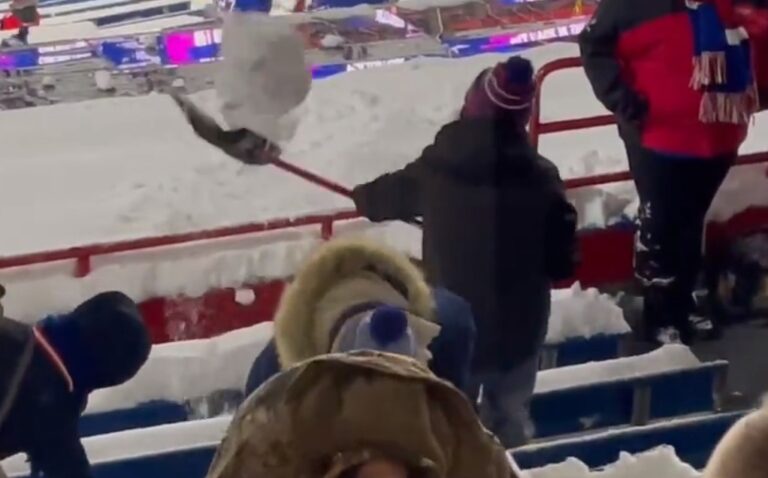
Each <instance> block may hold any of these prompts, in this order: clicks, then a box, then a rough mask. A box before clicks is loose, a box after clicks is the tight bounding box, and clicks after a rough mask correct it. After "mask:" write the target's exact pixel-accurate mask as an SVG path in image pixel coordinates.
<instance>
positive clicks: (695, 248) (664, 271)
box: [625, 137, 736, 342]
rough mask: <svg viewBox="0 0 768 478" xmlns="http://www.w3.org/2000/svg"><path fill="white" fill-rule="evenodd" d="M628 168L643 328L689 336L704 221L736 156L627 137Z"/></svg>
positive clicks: (650, 332) (699, 265)
mask: <svg viewBox="0 0 768 478" xmlns="http://www.w3.org/2000/svg"><path fill="white" fill-rule="evenodd" d="M627 139H628V138H626V137H625V146H626V147H627V155H628V157H629V167H630V170H631V172H632V175H633V177H634V180H635V185H636V186H637V192H638V196H639V197H640V208H639V211H638V219H637V222H638V230H637V233H636V236H635V275H636V276H637V278H638V280H639V281H640V283H641V285H642V286H643V295H644V299H645V305H644V310H643V318H644V322H645V324H644V325H645V328H646V331H647V333H649V334H653V333H654V332H655V331H656V330H658V329H659V328H661V327H668V326H673V327H676V328H677V329H678V331H679V332H680V335H681V338H682V339H683V341H684V342H685V341H687V340H690V339H691V338H692V334H693V331H692V329H691V326H690V325H689V324H690V322H689V320H688V319H689V317H690V314H691V312H692V311H693V306H694V303H693V297H692V294H693V290H694V287H695V285H696V280H697V278H698V275H699V271H700V268H701V263H702V240H703V235H704V220H705V216H706V214H707V211H708V210H709V206H710V205H711V203H712V200H713V199H714V197H715V194H716V193H717V190H718V189H719V188H720V185H721V184H722V182H723V180H724V179H725V176H726V174H727V173H728V170H729V169H730V167H731V165H732V164H733V161H734V160H735V158H736V153H734V154H733V155H727V156H722V157H716V158H693V157H677V156H669V155H665V154H661V153H657V152H654V151H649V150H647V149H644V148H642V147H639V146H638V145H637V143H636V142H635V141H632V140H629V141H628V140H627Z"/></svg>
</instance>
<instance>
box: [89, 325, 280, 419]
mask: <svg viewBox="0 0 768 478" xmlns="http://www.w3.org/2000/svg"><path fill="white" fill-rule="evenodd" d="M271 338H272V322H265V323H262V324H258V325H255V326H252V327H247V328H244V329H239V330H235V331H232V332H228V333H226V334H224V335H221V336H219V337H216V338H213V339H201V340H189V341H183V342H173V343H168V344H163V345H157V346H155V347H154V348H153V350H152V353H151V355H150V357H149V360H148V361H147V363H146V365H145V366H144V367H143V368H142V369H141V371H139V373H138V374H137V375H136V376H135V377H134V378H133V379H132V380H130V381H128V382H127V383H125V384H123V385H120V386H118V387H113V388H107V389H103V390H97V391H96V392H94V393H92V394H91V396H90V397H89V399H88V408H87V409H86V412H85V413H99V412H105V411H110V410H120V409H125V408H131V407H134V406H136V405H138V404H140V403H144V402H148V401H150V400H168V401H172V402H177V403H181V402H183V401H185V400H188V399H194V398H202V397H206V396H208V395H209V394H211V393H213V392H216V391H220V390H242V389H243V388H244V387H245V381H246V378H247V377H248V371H249V370H250V368H251V364H252V363H253V361H254V359H255V358H256V356H257V355H258V354H259V353H261V351H262V349H263V348H264V347H266V345H267V342H269V340H270V339H271Z"/></svg>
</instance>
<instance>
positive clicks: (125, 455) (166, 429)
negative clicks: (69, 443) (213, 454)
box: [2, 415, 232, 476]
mask: <svg viewBox="0 0 768 478" xmlns="http://www.w3.org/2000/svg"><path fill="white" fill-rule="evenodd" d="M231 421H232V416H231V415H229V416H228V415H223V416H221V417H216V418H210V419H206V420H195V421H190V422H182V423H174V424H171V425H160V426H156V427H148V428H139V429H136V430H126V431H122V432H116V433H110V434H107V435H97V436H93V437H88V438H84V439H83V446H84V448H85V451H86V454H87V455H88V459H89V460H90V462H91V463H92V464H99V463H105V462H114V461H120V460H127V459H130V458H137V457H142V456H151V455H159V454H164V453H169V452H173V451H177V450H186V449H195V448H202V447H216V446H218V444H219V442H220V441H221V439H222V438H224V434H225V433H226V431H227V428H228V427H229V424H230V422H231ZM2 466H3V469H4V470H5V472H6V473H7V474H8V475H9V476H19V475H26V474H28V473H29V465H28V464H27V463H26V457H25V456H24V455H15V456H13V457H11V458H8V459H6V460H4V461H3V462H2Z"/></svg>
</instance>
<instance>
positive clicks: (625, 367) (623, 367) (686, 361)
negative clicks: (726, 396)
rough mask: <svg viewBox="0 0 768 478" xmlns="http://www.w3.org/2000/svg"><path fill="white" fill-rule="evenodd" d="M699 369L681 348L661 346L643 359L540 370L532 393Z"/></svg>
mask: <svg viewBox="0 0 768 478" xmlns="http://www.w3.org/2000/svg"><path fill="white" fill-rule="evenodd" d="M699 365H701V362H700V361H699V359H697V358H696V356H695V355H693V352H691V350H690V349H689V348H688V347H686V346H685V345H665V346H664V347H661V348H660V349H657V350H654V351H653V352H649V353H647V354H643V355H635V356H632V357H623V358H618V359H614V360H605V361H602V362H592V363H586V364H582V365H573V366H570V367H559V368H554V369H551V370H544V371H542V372H540V373H539V374H538V375H537V376H536V393H545V392H550V391H552V390H561V389H565V388H572V387H579V386H582V385H589V384H594V383H598V382H605V381H615V380H624V379H630V378H635V377H643V376H649V375H655V374H659V373H664V372H671V371H679V370H685V369H690V368H695V367H698V366H699Z"/></svg>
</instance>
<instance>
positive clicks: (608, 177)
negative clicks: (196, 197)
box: [0, 58, 768, 277]
mask: <svg viewBox="0 0 768 478" xmlns="http://www.w3.org/2000/svg"><path fill="white" fill-rule="evenodd" d="M581 66H582V64H581V59H580V58H561V59H558V60H554V61H551V62H549V63H547V64H545V65H544V66H542V67H541V68H540V69H539V71H538V73H537V75H536V96H535V100H534V105H533V111H532V114H531V122H530V137H531V142H532V144H533V145H534V146H535V147H537V148H538V144H539V138H540V136H541V135H542V134H550V133H560V132H565V131H573V130H578V129H587V128H595V127H600V126H608V125H611V124H614V118H613V116H611V115H603V116H592V117H586V118H574V119H568V120H558V121H550V122H542V121H541V91H542V84H543V82H544V80H545V79H546V78H547V77H548V76H549V75H550V74H552V73H555V72H557V71H561V70H565V69H570V68H580V67H581ZM757 163H768V151H765V152H760V153H753V154H747V155H743V156H740V157H739V159H738V162H737V164H738V165H740V166H742V165H747V164H757ZM273 165H274V166H276V167H278V168H280V169H282V170H283V171H286V172H287V173H290V174H293V175H295V176H298V177H301V178H302V179H304V180H306V181H308V182H310V183H313V184H315V185H317V186H319V187H321V188H324V189H326V190H328V191H331V192H334V193H336V194H340V195H342V196H346V197H349V196H350V190H349V188H347V187H345V186H342V185H340V184H338V183H336V182H334V181H332V180H331V179H328V178H325V177H323V176H320V175H318V174H315V173H313V172H311V171H308V170H306V169H304V168H301V167H299V166H296V165H293V164H291V163H288V162H286V161H283V160H278V161H275V162H274V163H273ZM630 179H631V175H630V173H629V171H622V172H616V173H607V174H597V175H592V176H584V177H580V178H572V179H568V180H566V181H565V187H566V188H567V189H578V188H584V187H590V186H598V185H604V184H610V183H616V182H622V181H628V180H630ZM359 217H360V216H359V214H358V213H357V212H356V211H355V210H347V211H341V212H336V213H333V214H312V215H307V216H301V217H298V218H277V219H272V220H268V221H263V222H255V223H248V224H241V225H236V226H227V227H221V228H214V229H206V230H202V231H194V232H187V233H181V234H168V235H161V236H153V237H145V238H140V239H131V240H126V241H117V242H109V243H99V244H90V245H84V246H78V247H71V248H66V249H55V250H48V251H41V252H36V253H31V254H21V255H16V256H8V257H0V269H10V268H15V267H24V266H31V265H36V264H45V263H51V262H58V261H67V260H74V261H75V268H74V276H75V277H85V276H87V275H88V274H89V273H90V272H91V270H92V265H91V262H92V259H93V258H94V257H97V256H104V255H108V254H118V253H126V252H137V251H142V250H147V249H157V248H163V247H169V246H178V245H184V244H191V243H197V242H201V241H210V240H216V239H223V238H231V237H233V236H244V235H250V234H258V233H264V232H270V231H277V230H285V229H292V228H297V227H304V226H319V227H320V232H321V237H322V238H323V239H329V238H330V237H331V236H332V235H333V232H334V227H335V224H336V223H338V222H341V221H348V220H352V219H356V218H359Z"/></svg>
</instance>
